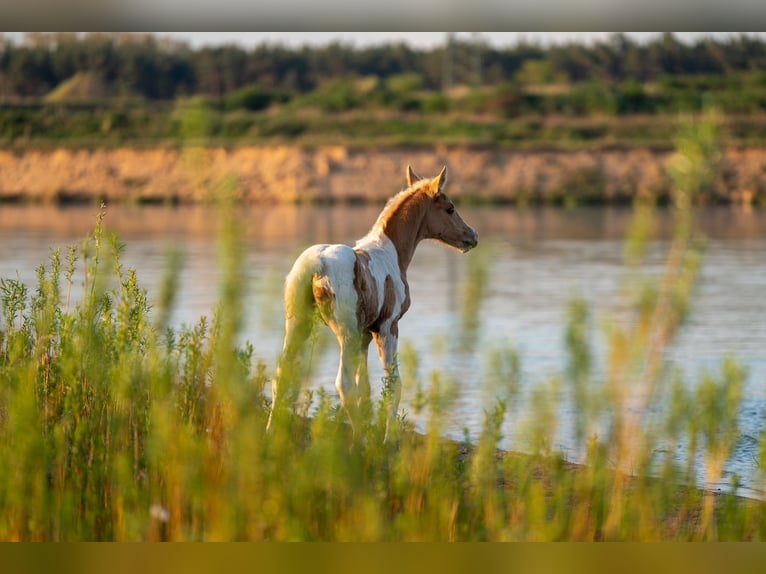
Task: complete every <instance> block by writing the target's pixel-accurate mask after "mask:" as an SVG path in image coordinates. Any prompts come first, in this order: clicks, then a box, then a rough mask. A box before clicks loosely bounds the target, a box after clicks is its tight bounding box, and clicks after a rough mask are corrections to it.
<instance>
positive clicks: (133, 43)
mask: <svg viewBox="0 0 766 574" xmlns="http://www.w3.org/2000/svg"><path fill="white" fill-rule="evenodd" d="M80 73H90V74H93V75H94V76H96V77H98V78H99V79H100V80H101V81H103V82H104V83H105V85H107V86H109V87H110V93H111V94H115V95H125V96H131V97H134V96H138V97H142V98H145V99H147V100H157V101H162V100H173V99H176V98H179V97H183V96H190V95H204V96H208V97H211V98H221V97H223V96H226V95H229V94H232V93H233V92H236V91H237V90H242V89H243V88H246V87H253V86H256V87H258V88H259V89H260V90H263V91H265V92H267V93H271V94H273V93H276V92H281V93H285V94H289V95H297V94H306V93H309V92H312V91H314V90H317V89H318V88H320V87H321V86H323V85H325V84H326V83H327V82H328V81H332V80H340V79H343V78H349V77H358V78H364V77H376V78H378V79H381V80H394V79H396V78H402V77H404V78H407V77H410V78H413V77H414V78H417V87H418V88H420V89H425V90H434V91H439V90H443V89H445V88H449V87H451V86H455V85H465V84H467V85H473V86H500V85H505V86H508V85H510V86H529V85H541V84H542V85H545V84H549V85H550V84H568V85H587V84H594V83H598V84H600V85H607V86H619V85H624V84H625V83H626V82H633V83H639V84H645V83H649V82H662V83H663V85H664V86H665V88H667V89H671V88H673V86H674V84H673V82H674V81H675V80H673V78H682V77H684V76H689V77H697V78H698V77H704V78H705V80H704V82H706V83H705V84H704V86H703V88H705V89H707V88H711V86H712V88H711V89H716V78H719V80H720V83H721V85H726V81H727V80H726V78H731V77H737V76H739V77H741V76H743V75H747V76H748V77H755V78H756V79H755V80H754V81H755V82H756V84H757V85H759V86H760V85H766V42H765V41H764V40H762V39H760V38H758V37H753V36H747V35H739V36H732V37H728V38H725V39H714V38H702V39H700V40H697V41H695V42H692V43H685V42H682V41H680V40H679V39H678V38H677V37H675V36H674V35H673V34H671V33H665V34H662V35H660V36H658V37H656V38H655V39H653V40H651V41H648V42H637V41H635V40H633V39H631V38H630V37H628V36H626V35H624V34H615V35H613V36H611V37H610V38H609V39H608V40H605V41H599V42H595V43H592V44H587V45H586V44H579V43H568V44H560V45H550V46H543V45H541V44H538V43H531V42H525V41H521V42H519V43H517V44H515V45H512V46H507V47H494V46H491V45H489V44H487V43H486V42H484V41H483V40H482V39H481V36H478V35H477V36H474V37H472V38H467V39H463V38H461V39H457V38H453V37H451V36H446V35H445V43H444V45H443V46H439V47H434V48H428V49H420V48H413V47H411V46H409V45H407V44H404V43H395V44H382V45H377V46H369V47H354V46H351V45H346V44H342V43H332V44H328V45H324V46H319V47H307V46H304V47H296V48H291V47H287V46H284V45H278V44H261V45H259V46H257V47H254V48H252V49H248V48H245V47H242V46H237V45H224V46H215V47H211V46H206V47H199V48H192V47H190V46H189V45H188V44H186V43H183V42H179V41H176V40H169V39H167V38H162V37H159V36H154V35H151V34H144V35H136V34H113V33H88V34H76V33H30V34H27V35H26V36H25V37H24V39H23V40H22V41H20V42H19V41H14V40H12V39H10V38H9V37H5V36H1V35H0V99H3V100H5V101H13V100H15V99H18V100H30V99H32V100H34V99H36V98H41V97H43V96H45V95H46V94H48V93H49V92H51V90H53V89H55V88H56V86H59V85H60V84H61V83H62V82H65V81H66V80H68V79H69V78H72V77H73V76H75V75H77V74H80ZM682 83H683V82H682ZM683 85H684V86H685V87H687V88H688V87H689V84H688V82H687V83H686V84H683ZM698 87H699V86H698ZM692 88H694V85H692Z"/></svg>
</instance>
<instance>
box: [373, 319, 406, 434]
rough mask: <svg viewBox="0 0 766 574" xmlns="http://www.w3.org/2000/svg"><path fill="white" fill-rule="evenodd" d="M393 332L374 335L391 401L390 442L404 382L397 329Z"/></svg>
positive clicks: (388, 428) (389, 415)
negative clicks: (397, 351) (401, 372)
mask: <svg viewBox="0 0 766 574" xmlns="http://www.w3.org/2000/svg"><path fill="white" fill-rule="evenodd" d="M394 327H395V326H394ZM393 331H394V332H393V333H392V332H391V330H386V331H382V330H381V332H380V333H376V334H375V335H374V337H375V344H376V345H377V347H378V355H379V356H380V363H381V365H382V366H383V374H384V376H385V385H386V391H387V393H388V399H389V403H388V415H387V417H386V434H385V438H384V439H383V440H384V441H387V440H388V436H389V432H390V429H391V422H392V421H393V420H394V419H395V418H396V411H397V410H398V408H399V400H400V399H401V397H402V380H401V378H400V377H399V365H398V363H397V356H396V348H397V345H398V337H397V336H396V334H395V333H396V329H395V328H394V329H393Z"/></svg>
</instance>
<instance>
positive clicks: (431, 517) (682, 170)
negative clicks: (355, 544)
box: [0, 123, 766, 541]
mask: <svg viewBox="0 0 766 574" xmlns="http://www.w3.org/2000/svg"><path fill="white" fill-rule="evenodd" d="M690 130H691V131H690V132H689V134H690V135H689V134H687V136H688V137H687V139H685V140H684V141H681V142H680V144H679V152H678V160H677V161H678V163H677V166H678V167H677V172H676V173H677V184H676V189H677V195H676V203H675V207H674V209H675V210H676V214H677V232H676V235H675V236H674V238H673V241H672V245H671V246H670V248H669V251H668V255H667V261H666V265H665V268H664V271H663V272H662V275H661V276H660V277H648V276H645V275H644V274H643V272H642V270H641V261H642V256H643V252H644V247H645V243H646V238H647V237H648V233H649V232H648V228H647V226H648V225H650V224H651V210H652V207H651V206H649V205H642V206H637V208H636V219H635V224H634V227H633V230H632V231H631V236H630V238H629V240H628V242H627V243H626V286H625V293H624V297H625V300H626V301H627V302H628V307H629V310H630V313H629V315H630V319H629V320H627V321H614V322H613V323H611V324H609V325H607V326H606V327H605V328H606V330H607V333H608V353H607V365H606V369H605V373H604V374H598V370H597V369H595V368H594V356H593V355H594V353H593V343H592V338H593V330H594V326H593V319H592V316H591V312H590V310H589V309H588V307H587V305H586V304H585V303H583V302H582V301H574V302H573V303H572V305H571V306H570V308H569V324H568V326H567V328H566V332H565V333H564V334H563V335H564V337H565V341H566V344H567V349H568V353H569V359H568V362H567V364H566V365H563V366H562V374H561V376H560V377H559V378H557V379H555V380H551V381H541V382H539V384H537V385H536V386H535V388H534V390H533V392H532V398H531V402H530V406H529V410H528V412H527V415H526V417H525V418H524V417H522V416H521V415H522V413H520V412H519V411H518V410H516V404H517V398H518V396H519V376H520V371H521V362H522V361H523V357H520V356H519V355H518V353H517V352H516V351H515V350H514V349H513V348H509V347H506V346H503V345H499V346H498V347H497V348H495V349H493V350H492V354H491V368H490V370H489V372H490V376H489V379H490V380H488V381H487V385H488V394H487V397H488V398H487V401H486V404H487V405H489V406H488V408H487V411H486V416H485V420H484V424H483V428H482V431H481V433H480V434H479V436H477V437H475V439H474V440H473V441H470V442H469V441H467V440H466V441H465V442H457V441H450V440H446V439H445V438H444V436H443V429H444V428H445V425H446V423H447V422H448V421H449V417H450V416H451V410H452V407H453V406H454V404H455V402H456V401H457V400H458V395H457V394H456V393H455V388H454V386H453V385H449V384H446V383H445V379H444V377H443V376H442V375H440V374H439V373H435V374H433V376H432V377H431V379H430V381H428V383H427V384H423V383H422V382H420V381H418V382H417V383H416V384H417V393H416V399H415V401H414V402H413V404H412V406H411V408H412V409H414V415H415V416H421V415H422V416H423V419H422V420H424V421H425V425H424V427H425V432H423V433H420V434H417V433H415V432H413V431H412V425H411V424H410V423H409V420H408V418H407V417H405V418H404V419H402V420H400V421H399V424H398V425H397V426H396V428H395V429H394V432H393V434H392V437H391V438H392V440H389V441H388V442H386V443H384V442H383V440H382V439H383V435H384V432H385V416H384V415H383V413H384V412H385V408H384V407H383V401H384V400H385V397H383V396H381V397H373V399H374V401H373V402H374V404H373V412H372V413H371V414H370V417H369V418H368V420H367V421H366V423H365V424H363V425H361V427H360V428H358V429H357V432H356V434H352V433H351V431H350V428H349V425H348V424H347V421H346V415H345V413H344V412H343V411H342V410H341V409H339V408H338V405H337V401H335V400H333V399H332V397H330V396H329V395H328V394H327V393H324V392H321V391H320V392H317V393H315V394H313V395H312V394H306V393H303V394H302V395H300V396H299V397H296V401H295V405H294V407H295V408H294V409H292V411H290V412H284V413H279V415H278V416H277V417H276V418H275V422H274V428H273V429H272V431H271V432H270V433H267V432H266V430H265V427H266V420H267V417H268V399H267V396H266V393H265V392H264V389H265V388H267V387H268V385H267V382H268V381H269V379H270V376H271V375H272V371H273V368H274V366H273V365H267V364H263V363H262V362H258V361H255V360H254V358H253V352H252V347H251V346H250V345H249V344H244V345H242V344H239V343H238V341H240V340H241V339H240V335H241V333H240V331H241V328H242V322H241V317H242V310H243V298H244V284H245V283H244V279H243V277H244V273H243V260H244V257H243V249H244V244H243V238H242V235H241V232H240V231H239V226H238V225H237V224H236V206H235V204H234V203H233V202H231V201H229V202H226V203H225V205H224V206H223V207H222V208H221V209H220V210H219V213H220V217H221V218H222V221H221V229H222V233H221V237H220V253H221V261H222V270H223V273H222V280H221V285H220V303H219V305H218V307H217V308H216V311H215V313H214V316H213V317H212V319H209V318H206V317H202V318H200V320H199V321H198V322H197V323H196V324H194V325H185V326H180V327H178V326H175V325H171V324H170V323H169V317H170V316H171V310H172V307H173V304H174V303H173V302H174V294H175V292H176V290H177V286H178V280H179V279H178V272H179V269H180V266H181V263H182V262H181V260H180V259H179V256H178V255H177V254H176V255H173V254H171V255H170V256H169V259H168V266H167V270H168V271H167V275H166V278H165V282H164V284H163V286H161V288H160V289H159V294H158V295H157V296H156V297H152V296H151V295H150V294H149V293H147V291H146V290H145V289H144V288H143V287H141V284H140V281H139V279H138V272H137V271H136V270H134V269H125V268H124V267H123V265H122V263H121V254H122V252H123V250H124V245H122V244H121V243H120V242H119V240H118V239H117V238H116V237H114V236H109V235H108V234H107V233H106V232H105V229H104V226H103V219H104V216H105V211H104V210H102V211H101V212H100V213H99V214H98V216H97V217H96V223H95V229H94V232H93V233H92V235H90V236H89V237H88V238H86V239H85V240H84V241H83V242H82V244H81V245H78V246H73V247H71V248H70V249H69V250H68V252H67V255H66V257H65V261H64V260H62V253H61V252H60V251H54V252H52V253H51V256H50V258H49V260H48V261H47V262H46V264H44V265H41V266H40V267H39V269H38V283H37V287H36V289H35V290H34V291H32V290H30V288H29V287H28V286H26V285H24V284H22V283H21V282H20V281H19V280H18V279H3V280H2V282H0V300H1V302H2V313H1V314H0V460H2V463H0V539H2V540H54V541H66V540H715V539H729V540H732V539H733V540H742V539H762V538H764V537H766V514H765V513H764V510H766V507H765V506H764V504H763V503H761V502H759V501H753V500H751V501H743V500H737V499H735V498H733V497H729V496H725V495H724V496H720V495H716V496H714V495H713V494H712V493H710V492H706V491H703V490H700V489H698V488H695V484H696V481H697V478H698V477H697V476H696V471H695V465H694V460H695V457H702V458H703V460H704V461H705V468H706V469H707V476H706V477H705V478H706V479H707V480H708V481H711V482H715V481H717V480H718V479H719V478H720V477H721V473H722V468H723V464H724V462H725V461H726V460H727V458H728V457H729V456H730V454H731V452H732V449H733V446H734V442H735V440H736V438H737V436H738V432H737V431H738V426H737V410H738V407H739V404H740V401H741V398H742V386H743V381H744V373H743V371H742V369H741V367H739V366H738V365H737V364H736V363H735V362H734V361H727V362H726V363H725V364H724V365H722V367H721V370H720V372H719V373H710V374H709V375H706V376H705V377H704V379H703V380H702V381H701V382H700V383H699V384H696V385H695V384H690V382H689V381H684V380H683V377H682V375H680V374H679V373H676V372H671V371H669V370H668V369H667V368H666V365H665V363H664V361H663V352H664V350H665V349H666V348H667V347H668V345H669V344H670V343H671V341H672V340H673V337H674V335H675V333H676V332H677V331H678V329H679V328H681V326H682V324H683V322H684V321H685V319H686V318H687V315H688V313H689V312H690V302H691V296H692V293H693V288H694V285H695V281H696V278H697V273H696V272H697V270H698V268H699V261H700V256H701V255H700V250H699V249H700V243H699V241H698V238H697V235H696V232H695V230H694V225H693V218H692V203H693V202H692V201H691V194H693V193H694V192H695V190H696V189H697V188H698V187H699V186H701V185H704V181H705V177H704V174H703V173H701V172H700V171H699V170H700V169H701V168H700V166H706V165H708V164H707V163H706V162H707V160H708V159H710V157H709V154H710V153H713V151H711V150H714V149H715V148H714V146H713V145H712V139H711V138H713V134H712V132H711V131H710V130H709V124H706V123H704V124H701V127H700V126H697V127H694V126H692V127H691V128H690ZM706 138H707V139H706ZM229 185H233V184H231V183H230V184H229ZM475 265H476V266H477V270H478V272H480V273H478V275H479V276H482V273H483V274H484V276H486V274H487V273H488V272H489V269H488V267H487V265H488V263H487V261H486V260H484V259H477V260H476V263H475ZM73 291H74V292H76V293H80V292H82V296H81V297H80V296H79V295H78V297H77V298H74V297H72V292H73ZM482 293H483V290H482V288H481V285H470V284H469V285H467V286H466V288H465V290H464V295H465V298H466V302H465V316H464V324H465V327H466V329H467V330H468V331H469V333H468V334H469V335H472V334H473V333H474V332H475V330H476V329H478V328H480V325H479V324H477V320H478V319H477V317H478V309H479V301H478V299H479V298H481V294H482ZM472 298H474V299H477V300H476V301H472V300H471V299H472ZM152 302H153V303H152ZM252 335H253V336H257V333H256V334H252ZM519 336H522V335H519ZM469 338H470V337H469ZM416 365H417V356H416V355H415V354H414V352H413V351H412V349H411V348H405V349H403V354H402V367H403V368H402V371H403V373H404V374H405V376H406V375H407V374H408V373H415V372H416V371H417V368H416ZM563 400H571V402H572V404H573V405H574V411H575V413H576V416H575V428H574V436H575V437H576V440H577V441H578V443H579V444H580V446H581V449H582V451H583V452H584V453H585V455H584V461H583V464H582V465H581V466H575V465H573V464H571V463H569V462H567V461H566V460H565V459H564V458H563V457H562V455H561V454H560V453H558V452H557V451H556V449H555V448H554V446H553V445H555V444H556V443H555V439H554V436H555V433H556V429H557V425H558V424H560V421H559V420H558V413H559V409H560V407H561V402H562V401H563ZM509 413H513V414H514V419H513V424H514V425H515V424H519V425H524V428H525V429H526V431H527V436H528V437H529V438H530V440H529V450H530V452H529V453H528V454H524V455H521V454H514V453H502V452H500V451H498V449H497V447H498V445H499V444H500V441H501V439H502V434H503V429H504V428H506V425H507V424H508V420H507V419H508V415H509ZM309 415H310V416H309ZM408 416H409V415H408ZM517 417H518V418H523V419H524V420H520V421H518V422H517V420H516V419H517ZM762 445H766V440H764V441H762ZM659 446H662V448H661V449H660V448H658V447H659ZM681 448H682V449H683V450H684V451H685V452H686V453H687V455H686V457H685V459H680V460H681V462H679V459H678V458H677V457H675V456H673V454H674V453H675V452H676V451H677V450H678V449H681ZM761 450H762V451H763V452H766V447H763V448H762V449H761ZM735 489H736V485H735Z"/></svg>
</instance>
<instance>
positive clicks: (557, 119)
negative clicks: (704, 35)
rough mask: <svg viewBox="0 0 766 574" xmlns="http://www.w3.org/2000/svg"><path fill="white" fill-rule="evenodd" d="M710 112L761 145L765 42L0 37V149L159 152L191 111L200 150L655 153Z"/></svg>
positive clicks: (741, 139)
mask: <svg viewBox="0 0 766 574" xmlns="http://www.w3.org/2000/svg"><path fill="white" fill-rule="evenodd" d="M445 40H447V38H446V37H445ZM708 106H714V107H716V108H717V109H719V110H720V111H721V112H722V113H723V114H725V115H726V116H727V117H728V122H727V123H728V125H727V129H728V132H729V135H730V136H731V138H732V140H733V141H736V142H738V143H742V144H748V145H762V144H763V143H764V142H763V136H762V134H763V133H766V132H764V130H763V124H764V122H766V42H764V41H763V40H761V39H758V38H753V37H750V36H745V35H742V36H739V37H732V38H730V39H726V40H713V39H702V40H699V41H698V42H696V43H694V44H685V43H683V42H680V41H678V40H677V39H676V38H675V37H674V36H673V35H672V34H669V33H667V34H664V35H662V36H659V37H658V38H657V39H655V40H653V41H651V42H648V43H638V42H635V41H633V40H631V39H630V38H629V37H627V36H625V35H621V34H616V35H614V36H613V37H611V38H610V39H609V40H608V41H605V42H599V43H595V44H592V45H581V44H566V45H555V46H542V45H538V44H530V43H524V42H522V43H519V44H516V45H515V46H510V47H504V48H497V47H492V46H490V45H487V44H485V43H483V42H482V41H480V39H477V40H476V41H473V40H472V41H466V40H451V41H445V45H444V46H442V47H436V48H431V49H415V48H411V47H409V46H407V45H405V44H390V45H379V46H373V47H366V48H355V47H352V46H348V45H343V44H338V43H335V44H330V45H327V46H323V47H315V48H308V47H302V48H287V47H284V46H279V45H268V44H264V45H261V46H258V47H256V48H254V49H249V50H248V49H245V48H243V47H238V46H234V45H229V46H222V47H204V48H198V49H192V48H190V47H189V46H188V45H186V44H183V43H178V42H176V41H170V40H166V39H162V38H159V37H155V36H151V35H124V34H85V35H78V34H72V33H55V34H40V33H36V34H28V35H27V36H26V37H25V40H24V41H23V42H22V43H14V42H11V41H10V40H7V39H3V37H2V36H0V144H4V145H16V146H19V145H21V146H24V145H34V144H35V143H44V142H51V141H52V142H55V143H58V142H64V141H67V142H69V143H72V142H78V141H79V142H81V143H84V144H86V145H91V144H95V143H98V144H99V145H104V144H106V145H121V144H124V143H132V144H135V143H147V144H153V143H156V142H160V141H167V140H171V141H172V140H175V139H179V138H181V137H184V136H185V135H186V134H183V133H181V132H182V131H183V130H184V127H183V126H182V125H181V123H182V122H180V121H179V117H181V116H183V115H184V114H180V113H179V109H180V110H188V109H189V107H201V108H204V109H206V110H207V111H209V112H213V113H212V116H211V117H212V118H213V121H211V122H208V124H206V125H205V126H203V127H204V129H203V130H202V131H201V132H200V133H199V134H198V135H199V136H204V137H207V138H214V139H218V140H220V141H223V142H240V141H245V142H249V143H259V142H265V141H269V142H271V141H275V140H277V141H281V140H287V141H292V142H297V143H305V144H314V143H326V142H329V143H359V144H367V143H373V144H379V143H382V144H411V143H421V142H433V141H434V140H438V141H441V142H444V143H448V144H449V143H467V144H478V145H483V144H492V145H497V144H499V145H513V146H516V145H519V144H520V143H524V144H525V145H544V146H549V145H555V146H558V145H562V144H567V143H568V144H572V145H577V146H579V145H583V144H589V145H601V146H615V145H642V146H646V145H650V146H668V145H669V141H670V137H671V136H672V132H671V131H670V130H671V129H672V128H671V127H670V126H669V124H668V122H667V117H668V116H669V115H673V116H675V115H677V114H678V113H697V112H699V111H701V110H703V109H704V108H706V107H708ZM208 115H210V114H208ZM628 118H630V121H627V120H628Z"/></svg>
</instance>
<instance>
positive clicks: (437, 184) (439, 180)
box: [432, 165, 447, 195]
mask: <svg viewBox="0 0 766 574" xmlns="http://www.w3.org/2000/svg"><path fill="white" fill-rule="evenodd" d="M446 183H447V166H446V165H445V166H444V167H443V168H442V170H441V171H440V172H439V175H437V176H436V177H435V178H434V180H433V186H432V189H433V194H434V195H436V194H438V193H440V192H441V191H443V190H444V185H445V184H446Z"/></svg>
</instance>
